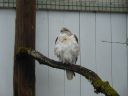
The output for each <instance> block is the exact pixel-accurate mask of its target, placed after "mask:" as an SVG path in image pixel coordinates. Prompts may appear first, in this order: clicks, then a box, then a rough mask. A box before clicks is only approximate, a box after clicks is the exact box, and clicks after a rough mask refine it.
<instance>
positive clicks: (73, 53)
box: [54, 28, 79, 80]
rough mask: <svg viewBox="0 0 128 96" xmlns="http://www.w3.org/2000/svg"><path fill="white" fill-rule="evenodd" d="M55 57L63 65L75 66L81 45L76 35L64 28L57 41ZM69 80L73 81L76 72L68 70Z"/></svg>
mask: <svg viewBox="0 0 128 96" xmlns="http://www.w3.org/2000/svg"><path fill="white" fill-rule="evenodd" d="M54 53H55V55H56V56H57V57H58V58H59V60H60V61H61V62H63V63H71V64H75V63H76V61H77V58H78V55H79V44H78V39H77V37H76V35H75V34H73V33H72V32H71V31H70V30H69V29H67V28H62V29H61V31H60V34H59V36H58V37H57V38H56V40H55V49H54ZM66 74H67V79H68V80H72V79H73V75H74V72H72V71H68V70H66Z"/></svg>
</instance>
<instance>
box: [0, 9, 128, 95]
mask: <svg viewBox="0 0 128 96" xmlns="http://www.w3.org/2000/svg"><path fill="white" fill-rule="evenodd" d="M36 20H37V21H36V49H37V50H38V51H40V52H42V53H43V54H45V55H46V56H49V57H50V58H52V59H55V60H57V58H56V57H55V56H54V41H55V38H56V36H57V35H58V34H59V31H60V29H61V28H62V27H63V26H65V27H67V28H69V29H70V30H71V31H72V32H74V33H76V34H77V36H78V37H79V41H80V47H81V52H80V56H79V59H78V62H77V64H80V65H81V66H84V67H87V68H89V69H91V70H93V71H95V72H96V73H98V75H99V76H100V77H101V78H102V79H103V80H106V81H109V83H110V84H111V85H112V86H113V87H114V88H115V89H116V90H117V91H118V92H119V94H120V96H128V92H127V91H128V62H127V60H128V56H127V55H128V50H127V46H126V44H120V43H124V42H126V40H127V37H128V14H117V13H111V14H110V13H87V12H57V11H37V19H36ZM0 29H1V30H0V44H1V46H0V96H13V52H14V37H15V36H14V35H15V10H7V9H6V10H4V9H3V10H0ZM102 41H107V42H102ZM109 42H118V43H109ZM119 42H120V43H119ZM36 63H37V62H36ZM36 96H104V95H103V94H100V95H99V94H98V95H97V94H95V93H94V89H93V87H92V85H91V84H90V83H89V82H88V81H87V80H86V79H85V78H84V77H82V76H80V75H78V74H76V77H75V78H74V79H73V80H71V81H69V80H67V79H66V76H65V72H64V71H63V70H59V69H53V68H50V67H47V66H44V65H39V64H38V63H37V64H36Z"/></svg>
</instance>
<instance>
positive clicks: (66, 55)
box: [54, 36, 79, 62]
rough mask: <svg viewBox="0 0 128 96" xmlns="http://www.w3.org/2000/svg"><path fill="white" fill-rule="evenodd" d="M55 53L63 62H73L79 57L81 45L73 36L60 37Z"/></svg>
mask: <svg viewBox="0 0 128 96" xmlns="http://www.w3.org/2000/svg"><path fill="white" fill-rule="evenodd" d="M54 51H55V55H56V56H57V57H59V59H60V60H61V61H63V62H66V61H68V62H72V59H73V58H74V59H76V57H77V56H78V55H79V45H78V43H77V41H76V40H75V38H74V37H73V36H70V37H68V36H62V37H61V36H59V37H58V40H57V42H56V44H55V50H54Z"/></svg>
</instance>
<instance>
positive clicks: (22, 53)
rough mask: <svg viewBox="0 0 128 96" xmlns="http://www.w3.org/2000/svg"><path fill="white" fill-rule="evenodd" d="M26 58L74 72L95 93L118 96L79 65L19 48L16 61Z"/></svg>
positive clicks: (94, 75)
mask: <svg viewBox="0 0 128 96" xmlns="http://www.w3.org/2000/svg"><path fill="white" fill-rule="evenodd" d="M26 56H30V57H32V58H33V59H35V60H37V61H38V62H39V63H40V64H43V65H47V66H50V67H52V68H57V69H62V70H70V71H74V72H76V73H78V74H80V75H82V76H84V77H85V78H86V79H88V80H89V81H90V82H91V84H92V85H93V87H94V89H95V93H97V94H98V93H103V94H105V96H119V94H118V93H117V92H116V91H115V90H114V89H113V88H112V87H111V86H110V85H109V82H108V81H102V79H101V78H100V77H99V76H98V75H97V74H96V73H95V72H93V71H91V70H89V69H87V68H84V67H82V66H80V65H74V64H65V63H62V62H58V61H54V60H52V59H49V58H48V57H46V56H44V55H43V54H41V53H39V52H37V51H35V50H33V49H28V48H19V50H18V52H17V55H16V59H18V60H22V59H24V58H25V57H26Z"/></svg>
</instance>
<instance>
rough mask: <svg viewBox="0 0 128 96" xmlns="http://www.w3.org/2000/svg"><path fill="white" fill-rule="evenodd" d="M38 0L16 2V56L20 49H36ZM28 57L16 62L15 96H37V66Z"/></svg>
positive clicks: (19, 0)
mask: <svg viewBox="0 0 128 96" xmlns="http://www.w3.org/2000/svg"><path fill="white" fill-rule="evenodd" d="M35 17H36V0H16V35H15V53H14V54H15V55H16V53H17V51H18V48H20V47H27V48H32V49H34V48H35ZM34 63H35V62H34V60H32V59H31V58H30V57H28V56H24V57H22V58H20V59H19V58H15V60H14V80H13V84H14V96H35V64H34Z"/></svg>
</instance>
